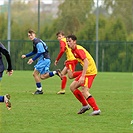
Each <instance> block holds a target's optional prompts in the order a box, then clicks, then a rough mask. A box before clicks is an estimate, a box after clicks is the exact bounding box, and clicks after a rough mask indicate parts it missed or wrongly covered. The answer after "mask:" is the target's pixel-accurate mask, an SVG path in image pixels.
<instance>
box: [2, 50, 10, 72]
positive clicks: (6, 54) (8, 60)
mask: <svg viewBox="0 0 133 133" xmlns="http://www.w3.org/2000/svg"><path fill="white" fill-rule="evenodd" d="M1 53H2V54H3V55H4V56H5V57H6V60H7V63H8V68H7V71H11V70H12V64H11V57H10V54H9V52H8V51H7V50H6V49H1Z"/></svg>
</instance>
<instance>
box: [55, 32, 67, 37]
mask: <svg viewBox="0 0 133 133" xmlns="http://www.w3.org/2000/svg"><path fill="white" fill-rule="evenodd" d="M59 34H61V35H62V36H65V34H64V32H63V31H58V32H57V33H56V36H58V35H59Z"/></svg>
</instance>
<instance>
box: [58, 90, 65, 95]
mask: <svg viewBox="0 0 133 133" xmlns="http://www.w3.org/2000/svg"><path fill="white" fill-rule="evenodd" d="M57 94H65V90H60V91H58V92H57Z"/></svg>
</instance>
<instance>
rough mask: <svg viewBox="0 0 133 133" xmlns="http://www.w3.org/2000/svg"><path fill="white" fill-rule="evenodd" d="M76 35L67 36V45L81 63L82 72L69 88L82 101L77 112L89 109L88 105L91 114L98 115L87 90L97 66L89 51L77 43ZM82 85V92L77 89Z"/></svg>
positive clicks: (96, 107)
mask: <svg viewBox="0 0 133 133" xmlns="http://www.w3.org/2000/svg"><path fill="white" fill-rule="evenodd" d="M76 41H77V37H76V36H75V35H69V36H67V44H68V47H69V48H71V49H72V50H71V51H72V53H73V55H74V56H75V58H76V59H77V60H78V61H79V63H80V64H81V65H82V67H83V70H82V73H81V74H80V75H79V76H78V77H76V78H75V81H73V82H72V83H71V85H70V90H71V91H72V93H73V94H74V96H75V97H76V98H77V99H78V100H79V101H80V102H81V103H82V106H83V107H82V108H81V109H80V111H79V112H78V114H82V113H84V112H86V111H87V110H89V109H90V107H89V105H90V106H91V107H92V109H93V112H92V113H91V115H99V114H100V113H101V111H100V109H99V108H98V106H97V104H96V101H95V99H94V97H92V95H91V94H90V92H89V89H90V88H91V86H92V83H93V80H94V78H95V76H96V75H97V68H96V65H95V62H94V60H93V58H92V56H91V55H90V54H89V52H88V51H87V50H86V49H85V48H83V47H82V46H80V45H77V44H76V43H77V42H76ZM79 87H82V92H81V91H80V90H79V89H78V88H79Z"/></svg>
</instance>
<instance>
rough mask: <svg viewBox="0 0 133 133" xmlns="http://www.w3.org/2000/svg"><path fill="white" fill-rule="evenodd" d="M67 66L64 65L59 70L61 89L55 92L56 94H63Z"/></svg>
mask: <svg viewBox="0 0 133 133" xmlns="http://www.w3.org/2000/svg"><path fill="white" fill-rule="evenodd" d="M66 74H67V68H66V67H64V68H63V70H62V71H61V79H62V80H61V89H60V91H58V92H57V94H65V88H66V83H67V77H66Z"/></svg>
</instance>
